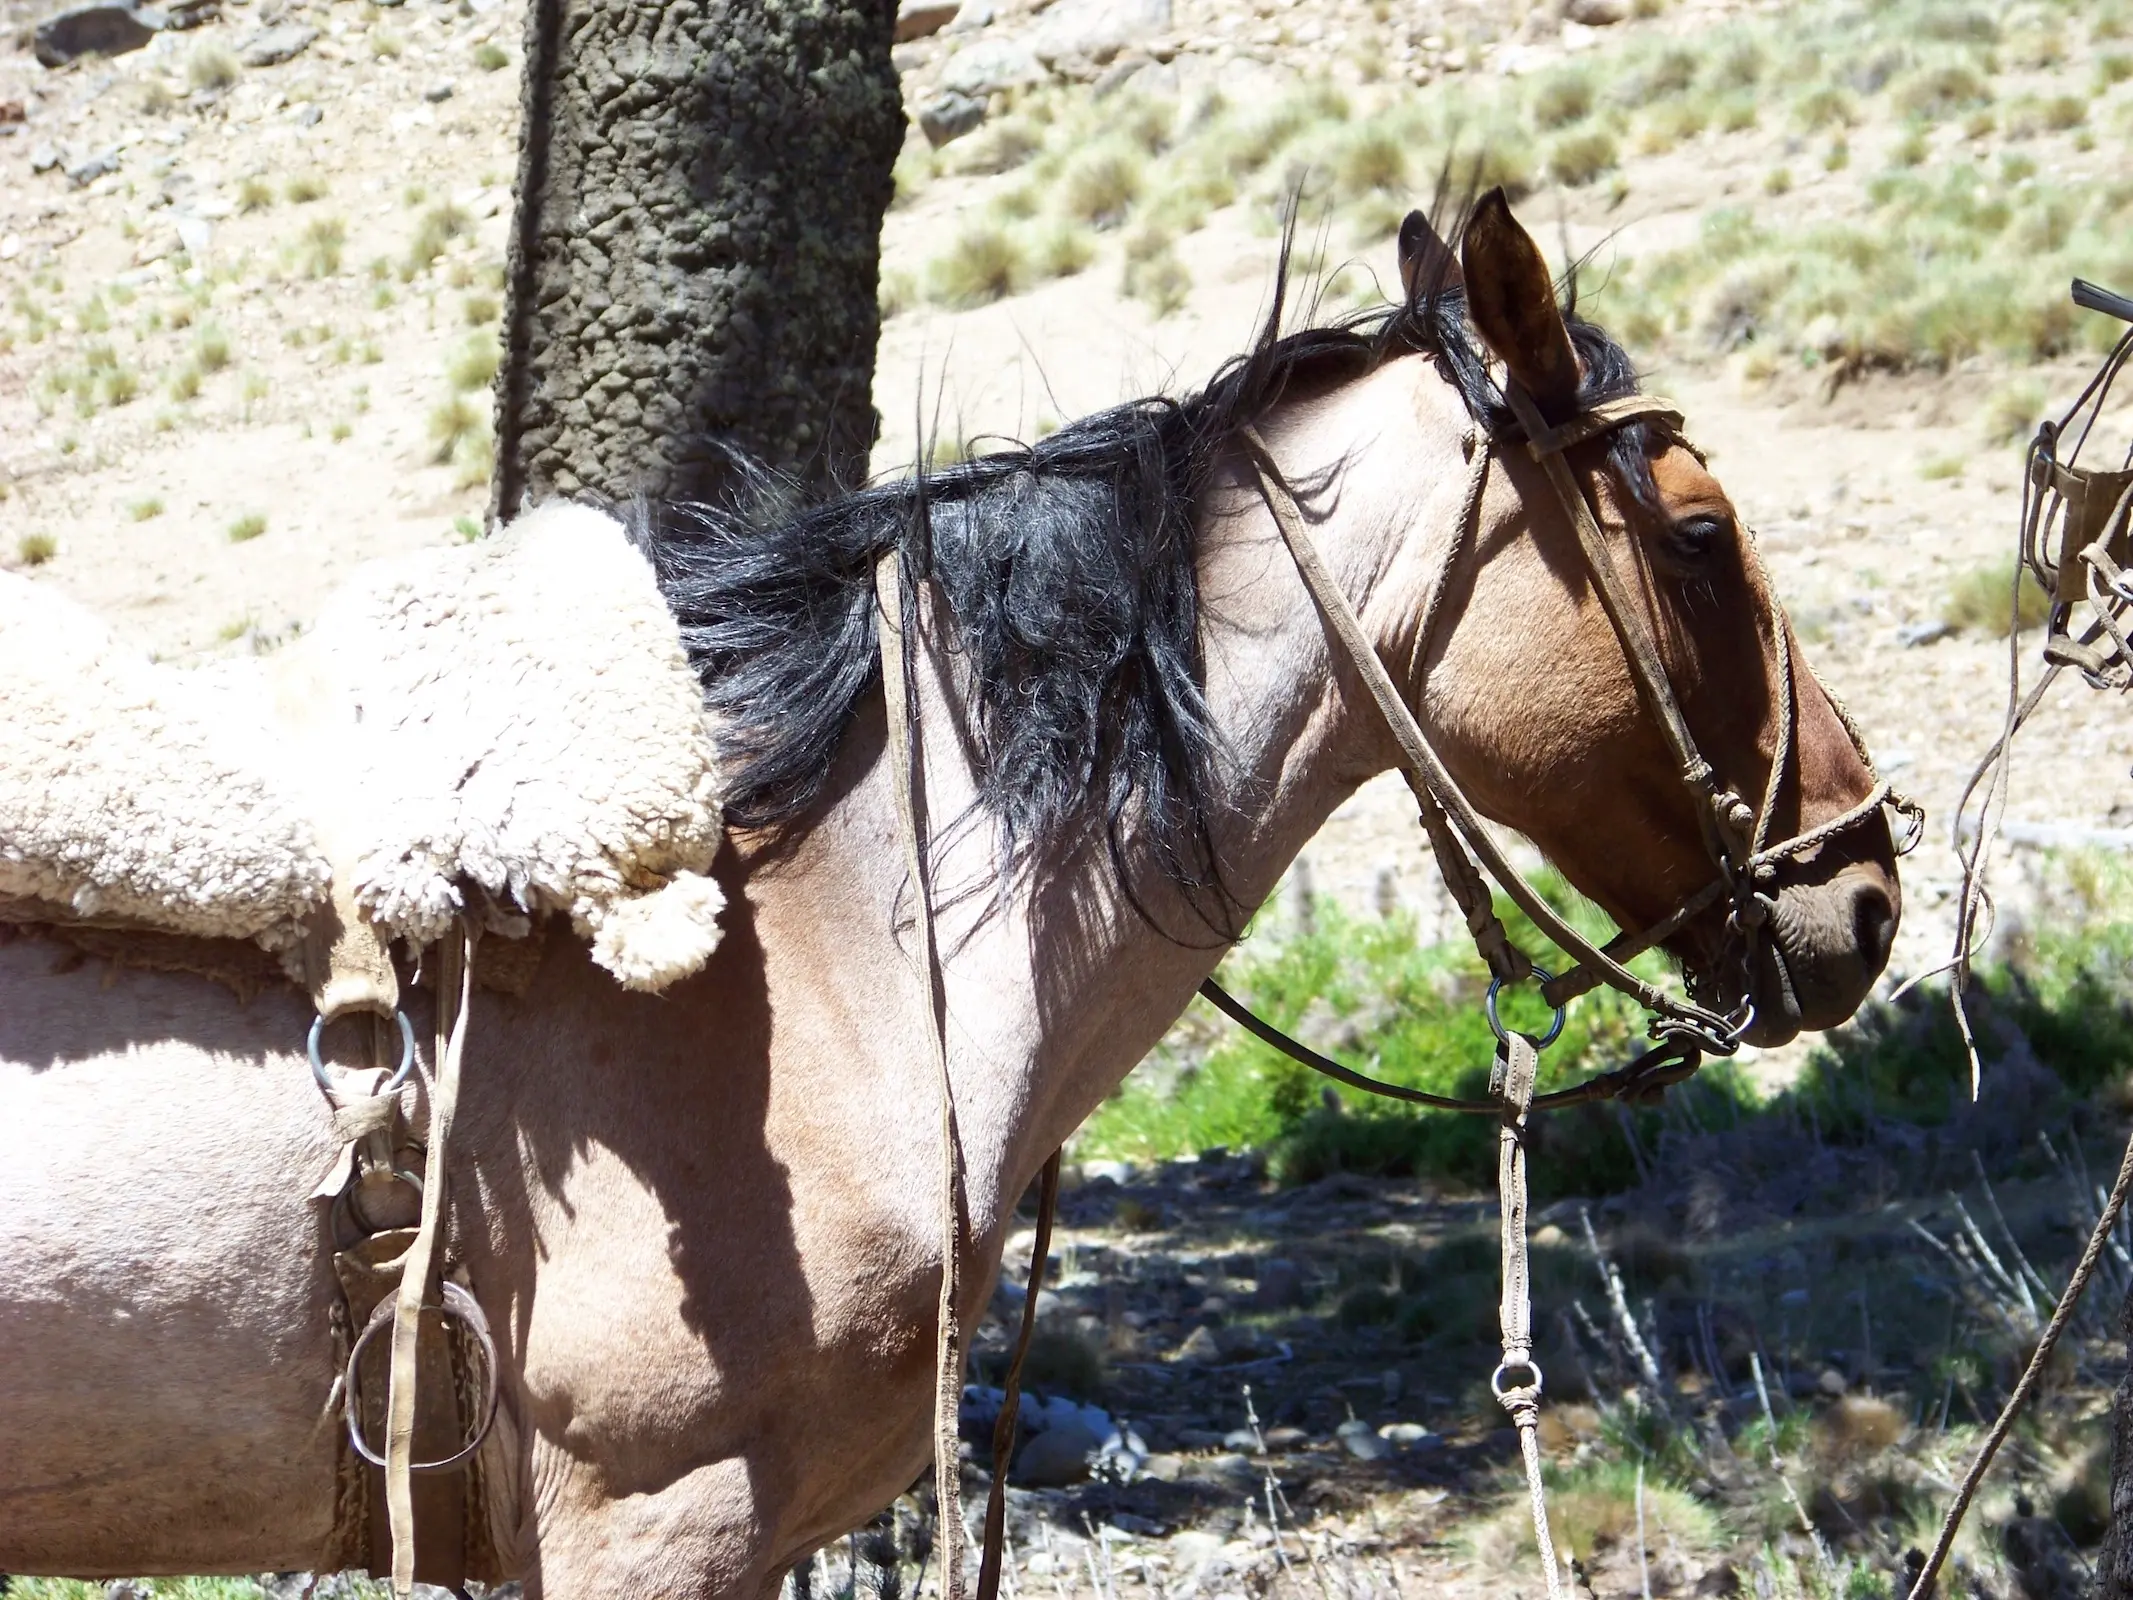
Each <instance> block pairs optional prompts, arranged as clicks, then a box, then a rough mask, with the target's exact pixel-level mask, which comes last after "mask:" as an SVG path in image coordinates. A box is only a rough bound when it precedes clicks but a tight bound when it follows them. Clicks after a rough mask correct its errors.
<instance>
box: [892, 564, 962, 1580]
mask: <svg viewBox="0 0 2133 1600" xmlns="http://www.w3.org/2000/svg"><path fill="white" fill-rule="evenodd" d="M902 572H903V556H902V553H901V552H900V551H897V550H891V551H889V552H888V553H886V554H885V555H883V556H882V557H881V559H880V560H879V561H877V562H876V563H875V564H874V594H875V600H876V605H875V608H874V610H875V618H876V628H877V633H878V637H879V641H880V645H881V683H882V698H883V700H884V701H885V703H886V707H887V711H888V753H889V772H890V784H889V786H890V788H891V789H892V790H894V791H895V794H896V821H897V830H898V832H899V833H901V834H902V836H903V851H904V871H905V874H906V875H907V877H908V878H909V880H910V884H911V898H912V932H913V936H914V938H915V940H916V942H917V945H918V950H917V961H916V963H915V964H916V966H917V968H918V975H919V982H920V984H921V985H922V986H923V988H924V990H925V996H926V1021H927V1027H926V1032H927V1036H928V1042H929V1044H930V1046H931V1051H932V1056H933V1069H934V1077H935V1081H936V1082H937V1083H938V1084H939V1086H940V1138H941V1206H940V1220H941V1293H940V1324H939V1326H940V1334H939V1339H938V1342H937V1343H936V1345H935V1348H934V1378H933V1492H934V1497H935V1503H936V1506H937V1508H938V1515H937V1519H936V1520H937V1522H938V1529H937V1531H936V1533H935V1536H934V1538H935V1543H936V1544H937V1545H938V1546H939V1548H940V1553H941V1600H963V1592H964V1586H963V1494H962V1458H961V1450H960V1448H959V1446H960V1444H961V1410H962V1398H963V1319H962V1256H963V1232H964V1228H963V1173H962V1164H963V1163H962V1146H961V1143H960V1141H959V1140H958V1138H957V1135H956V1126H955V1084H954V1081H953V1080H952V1079H951V1077H950V1076H949V1072H948V1019H947V1017H946V1016H945V1014H944V1012H943V1003H944V1000H945V998H946V997H945V995H944V994H943V993H942V985H941V981H940V977H941V974H940V967H939V961H938V955H937V952H936V949H935V945H934V936H933V897H932V893H931V889H930V886H929V884H928V881H927V875H926V853H925V850H924V848H923V846H922V845H921V843H920V840H919V819H920V812H921V809H922V807H923V804H924V801H923V793H924V791H923V787H922V786H923V784H924V782H925V778H924V773H923V771H922V769H921V767H920V764H919V752H918V745H917V740H916V739H915V737H914V733H915V731H916V720H915V718H914V717H913V715H912V709H911V707H912V687H913V686H912V681H911V680H912V675H913V674H912V668H913V662H912V652H911V646H910V640H909V637H908V636H907V635H906V633H905V631H904V593H903V579H902Z"/></svg>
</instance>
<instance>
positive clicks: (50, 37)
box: [30, 0, 164, 67]
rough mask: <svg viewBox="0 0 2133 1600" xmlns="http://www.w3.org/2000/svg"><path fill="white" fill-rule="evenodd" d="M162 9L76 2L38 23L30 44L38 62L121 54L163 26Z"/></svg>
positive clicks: (61, 63)
mask: <svg viewBox="0 0 2133 1600" xmlns="http://www.w3.org/2000/svg"><path fill="white" fill-rule="evenodd" d="M163 22H164V19H163V17H162V15H161V13H159V12H156V11H152V10H150V9H148V8H147V7H144V6H139V5H134V4H131V3H130V0H129V3H123V4H122V3H115V0H107V3H105V4H101V5H87V6H75V7H73V8H72V9H70V10H67V11H62V12H60V13H59V15H57V16H55V17H47V18H45V19H44V21H42V22H40V23H38V24H37V32H36V33H35V34H34V35H33V36H32V38H31V44H30V48H31V49H32V50H34V51H35V52H36V55H37V60H38V63H39V64H40V65H42V66H47V67H63V66H65V65H66V64H67V63H68V62H69V61H75V60H78V59H80V58H81V57H82V56H86V55H99V56H121V55H124V54H126V52H127V51H129V50H139V49H141V48H142V47H143V46H145V45H146V44H147V43H148V41H149V40H151V39H153V38H154V37H155V36H156V34H157V33H158V32H160V31H161V29H162V27H163Z"/></svg>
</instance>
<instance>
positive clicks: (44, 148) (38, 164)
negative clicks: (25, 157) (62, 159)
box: [30, 144, 59, 172]
mask: <svg viewBox="0 0 2133 1600" xmlns="http://www.w3.org/2000/svg"><path fill="white" fill-rule="evenodd" d="M58 165H59V151H58V150H57V149H55V148H54V147H53V146H51V145H48V144H41V145H39V146H37V148H36V149H34V150H32V151H31V152H30V171H32V172H50V171H51V170H52V169H53V168H54V167H56V166H58Z"/></svg>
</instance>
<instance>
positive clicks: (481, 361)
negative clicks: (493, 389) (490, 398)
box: [444, 336, 503, 393]
mask: <svg viewBox="0 0 2133 1600" xmlns="http://www.w3.org/2000/svg"><path fill="white" fill-rule="evenodd" d="M502 360H503V348H502V346H501V345H500V344H499V343H498V342H497V340H496V339H495V338H494V337H493V336H490V337H486V338H484V337H480V336H477V337H475V338H472V339H469V340H468V341H467V343H466V345H465V347H464V348H463V349H461V350H460V352H459V353H458V354H457V355H455V356H453V357H452V359H451V360H450V361H449V362H448V363H447V364H446V366H445V369H444V372H445V377H446V378H447V379H448V380H449V381H450V382H451V385H452V388H453V389H454V390H455V391H457V392H459V393H466V392H468V391H471V390H474V389H486V388H487V387H488V386H489V385H490V384H491V383H493V382H494V381H495V379H496V369H497V367H498V365H499V364H501V362H502Z"/></svg>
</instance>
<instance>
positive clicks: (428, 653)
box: [0, 505, 723, 1009]
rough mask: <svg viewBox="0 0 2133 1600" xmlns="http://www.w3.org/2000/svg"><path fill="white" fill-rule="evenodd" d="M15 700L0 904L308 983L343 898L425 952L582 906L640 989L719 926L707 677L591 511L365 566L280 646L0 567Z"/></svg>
mask: <svg viewBox="0 0 2133 1600" xmlns="http://www.w3.org/2000/svg"><path fill="white" fill-rule="evenodd" d="M0 706H4V714H0V921H8V922H12V923H16V924H32V925H39V924H41V925H45V926H47V927H50V928H53V929H55V930H67V929H71V930H73V931H74V932H76V933H77V934H79V933H85V932H91V931H105V932H109V931H110V930H134V931H139V932H141V933H143V934H147V935H155V936H161V937H162V938H163V939H164V940H166V941H169V940H173V939H175V940H179V941H183V940H186V939H192V940H201V939H212V940H229V939H238V940H245V941H249V942H250V943H251V944H252V945H253V946H255V947H256V948H257V949H258V950H260V951H262V952H265V953H266V954H267V955H269V956H271V957H273V958H275V960H276V961H277V962H278V963H279V964H280V966H281V968H282V970H283V972H284V973H285V974H286V975H287V976H288V977H289V978H291V979H292V980H294V981H297V982H299V983H305V984H307V985H309V986H312V987H314V988H316V987H317V986H318V983H319V981H320V974H319V971H318V967H317V962H316V961H315V960H314V961H313V962H312V963H311V964H310V966H309V968H308V969H307V966H306V961H305V954H304V952H305V946H306V941H307V937H308V938H310V939H311V940H312V941H313V942H314V944H315V942H316V939H317V936H318V929H319V926H320V924H321V923H322V922H331V921H332V920H333V919H334V918H335V916H336V911H335V907H336V906H337V905H338V906H339V907H340V912H339V916H340V919H341V920H342V921H344V922H351V923H352V922H355V921H360V922H362V923H364V924H366V925H368V926H369V927H370V928H372V929H374V930H375V931H376V934H377V936H378V938H379V939H381V940H383V941H385V942H387V943H390V942H392V941H400V942H402V943H404V945H405V947H406V948H408V949H409V950H420V949H422V948H424V947H426V946H428V945H430V944H432V943H434V942H435V941H436V940H437V939H439V938H440V937H442V936H443V935H444V934H445V933H446V932H447V931H448V930H449V929H450V928H451V927H452V926H453V925H454V922H455V920H456V919H460V918H466V919H468V920H469V921H470V922H471V923H472V924H473V925H474V926H475V927H476V928H477V929H478V930H479V931H481V932H482V933H485V934H489V935H501V936H503V937H504V938H505V939H524V938H526V937H527V936H528V935H529V933H531V932H532V930H533V927H534V925H535V923H536V922H537V921H538V920H539V919H541V918H544V917H549V916H560V917H566V918H567V919H568V920H569V922H570V924H571V925H572V927H573V928H574V929H575V930H576V931H577V933H578V934H579V935H580V936H581V937H584V938H586V939H589V940H590V941H591V945H592V954H593V958H594V960H596V961H597V962H598V963H599V964H600V965H601V966H603V967H605V968H606V969H607V970H608V971H609V972H610V973H612V974H613V975H614V976H615V978H616V979H617V981H619V982H620V983H622V984H623V985H624V986H625V987H627V988H631V989H639V990H651V991H656V990H659V989H662V988H664V987H666V986H667V985H668V984H670V983H672V982H674V981H675V980H676V979H678V978H680V977H683V976H685V975H686V974H688V973H691V972H694V971H695V970H697V969H698V968H699V967H701V966H702V965H703V963H704V961H705V960H706V959H708V958H709V956H710V954H711V952H712V950H713V949H714V948H715V947H716V945H717V942H718V933H719V930H718V925H717V920H716V919H717V916H718V913H719V911H720V909H721V908H722V905H723V899H722V896H721V894H720V892H719V889H718V887H717V885H716V884H714V883H713V882H712V881H711V879H710V878H709V877H708V876H707V875H706V874H707V872H708V869H709V867H710V864H711V860H712V857H713V856H714V855H715V854H716V852H717V850H718V846H719V842H720V839H721V837H722V828H721V822H720V792H719V779H718V771H717V766H716V755H715V750H714V746H713V740H712V735H711V730H710V729H709V727H708V726H707V725H706V722H705V717H704V712H703V701H702V694H701V690H700V688H699V686H698V684H697V681H696V679H695V677H694V675H693V674H692V673H691V671H690V669H689V665H688V661H687V659H686V657H685V656H684V654H683V651H682V647H681V641H680V636H679V633H678V631H677V629H676V627H675V624H674V621H673V619H672V617H671V616H670V615H669V613H668V611H667V609H666V605H665V602H664V601H663V600H662V599H661V598H660V595H659V590H658V586H657V584H656V582H655V581H654V579H653V576H652V572H651V568H650V565H649V564H648V563H647V561H646V560H645V558H644V557H643V555H642V554H640V553H639V552H638V551H637V550H636V549H635V548H634V547H633V546H632V545H631V543H630V542H629V539H628V537H627V535H626V533H625V531H624V529H623V527H622V525H621V524H620V523H619V522H617V521H616V520H615V519H613V518H611V517H608V516H606V515H604V514H602V513H600V512H597V511H593V510H589V509H587V508H584V507H578V506H568V505H558V506H550V507H545V508H543V509H541V510H538V511H535V512H532V513H530V514H529V515H527V516H525V517H523V518H521V519H520V520H519V521H518V522H517V523H515V524H513V525H512V526H511V527H510V528H508V529H507V530H505V531H504V532H503V533H501V534H499V535H498V536H497V537H496V538H494V539H491V540H487V541H483V542H481V543H476V544H467V545H459V546H451V547H442V548H437V549H431V550H425V551H421V552H419V553H417V554H414V555H411V556H406V557H400V558H395V559H392V560H386V561H380V562H376V563H373V564H371V565H368V566H366V567H364V568H362V569H361V570H360V571H358V573H357V574H356V575H355V577H354V578H353V579H352V580H351V581H350V582H349V583H348V584H347V585H346V586H345V587H344V588H342V589H341V590H340V591H338V592H337V593H336V594H335V595H334V596H333V597H332V598H331V599H330V600H329V601H328V602H327V604H326V606H325V608H324V610H323V612H322V613H321V615H320V616H319V618H318V620H317V622H316V624H315V625H314V626H312V627H311V628H310V629H309V630H308V631H306V632H304V633H303V634H301V635H300V636H299V637H298V638H297V639H296V640H295V641H294V642H293V643H292V644H290V645H289V646H287V647H286V648H284V649H283V650H281V651H279V652H277V653H275V654H273V655H270V656H266V657H257V658H248V659H243V660H237V661H228V662H220V663H217V664H215V665H213V666H210V667H203V668H196V669H185V668H179V667H174V666H169V665H163V664H158V663H156V662H153V661H151V660H148V659H146V658H144V657H142V656H141V655H139V654H137V653H135V652H133V651H130V650H128V649H126V648H125V647H123V646H122V645H120V644H118V643H117V642H116V641H115V640H114V639H113V638H112V637H111V634H110V632H109V630H108V629H106V628H105V627H104V626H103V624H102V623H101V622H99V621H98V620H97V619H96V618H95V617H94V616H92V615H91V614H90V613H88V612H87V611H85V610H83V609H82V608H81V607H79V606H77V605H74V604H73V603H71V602H69V601H68V600H66V599H65V597H63V596H61V595H59V594H57V593H56V592H54V591H53V589H52V588H51V587H50V586H49V585H47V584H41V583H32V582H31V581H30V580H28V579H26V578H23V577H20V576H17V575H12V574H6V573H0ZM232 964H233V965H237V966H242V963H232ZM335 1009H338V1008H335Z"/></svg>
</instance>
